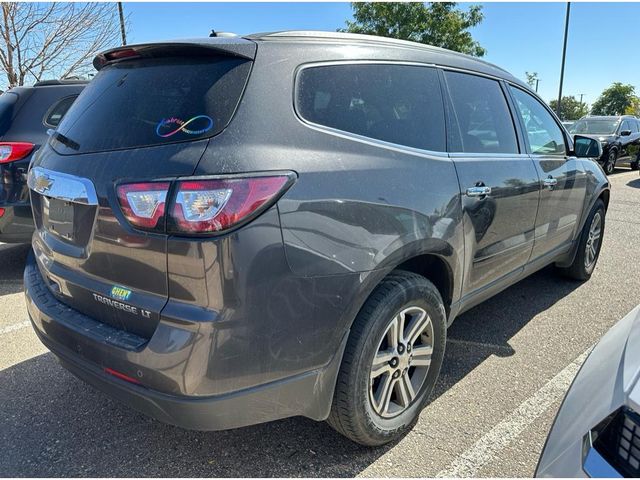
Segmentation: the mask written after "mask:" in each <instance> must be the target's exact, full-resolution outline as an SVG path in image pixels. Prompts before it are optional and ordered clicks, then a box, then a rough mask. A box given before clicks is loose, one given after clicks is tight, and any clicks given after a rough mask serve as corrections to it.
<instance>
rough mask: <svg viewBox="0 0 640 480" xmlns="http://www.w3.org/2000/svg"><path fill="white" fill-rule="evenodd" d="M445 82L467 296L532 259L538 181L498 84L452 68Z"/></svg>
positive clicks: (464, 288) (498, 282)
mask: <svg viewBox="0 0 640 480" xmlns="http://www.w3.org/2000/svg"><path fill="white" fill-rule="evenodd" d="M443 79H444V81H445V85H446V87H447V88H446V90H447V92H448V97H447V99H446V105H447V112H448V119H449V129H448V132H449V134H450V138H449V151H450V152H451V153H450V156H451V158H452V160H453V162H454V164H455V166H456V171H457V173H458V180H459V182H460V190H461V196H462V208H463V216H464V232H465V265H466V269H465V278H464V282H463V297H464V296H471V294H473V293H478V292H479V291H480V290H483V289H485V288H493V287H496V286H499V285H501V284H502V282H503V281H505V282H506V281H507V276H508V275H509V274H511V273H513V272H515V271H518V270H519V269H521V268H523V267H524V265H525V264H526V263H527V261H528V260H529V257H530V255H531V251H532V249H533V235H534V227H535V218H536V212H537V209H538V199H539V194H540V181H539V178H538V174H537V172H536V168H535V166H534V164H533V162H532V160H531V158H530V157H529V156H528V155H527V154H525V153H520V148H519V145H518V137H517V134H516V129H515V126H514V119H513V117H512V115H511V112H510V110H509V106H508V103H507V99H506V97H505V92H504V91H503V89H502V86H501V85H500V83H498V82H497V81H495V80H492V79H489V78H485V77H480V76H475V75H471V74H466V73H459V72H449V71H445V72H444V75H443ZM468 300H469V299H468ZM469 301H471V300H469Z"/></svg>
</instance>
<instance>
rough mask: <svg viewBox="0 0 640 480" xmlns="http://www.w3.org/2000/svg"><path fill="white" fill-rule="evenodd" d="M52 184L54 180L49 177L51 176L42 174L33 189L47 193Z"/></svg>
mask: <svg viewBox="0 0 640 480" xmlns="http://www.w3.org/2000/svg"><path fill="white" fill-rule="evenodd" d="M52 185H53V180H52V179H51V178H49V176H47V175H40V176H39V177H38V178H36V181H35V185H34V186H33V189H34V190H35V191H36V192H38V193H45V192H46V191H48V190H50V189H51V186H52Z"/></svg>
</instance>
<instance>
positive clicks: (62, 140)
mask: <svg viewBox="0 0 640 480" xmlns="http://www.w3.org/2000/svg"><path fill="white" fill-rule="evenodd" d="M51 138H53V139H54V140H56V141H58V142H60V143H61V144H63V145H64V146H65V147H67V148H70V149H71V150H80V145H79V144H78V143H76V142H74V141H73V140H71V139H70V138H69V137H65V136H64V135H63V134H61V133H60V132H53V136H52V137H51Z"/></svg>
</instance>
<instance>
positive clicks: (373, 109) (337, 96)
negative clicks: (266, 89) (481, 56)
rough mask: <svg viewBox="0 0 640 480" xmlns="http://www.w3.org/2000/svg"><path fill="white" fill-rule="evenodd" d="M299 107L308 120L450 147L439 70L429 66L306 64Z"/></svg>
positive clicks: (392, 138) (411, 142)
mask: <svg viewBox="0 0 640 480" xmlns="http://www.w3.org/2000/svg"><path fill="white" fill-rule="evenodd" d="M296 109H297V111H298V114H299V115H300V116H301V117H302V118H303V119H305V120H307V121H309V122H312V123H315V124H318V125H323V126H325V127H331V128H335V129H337V130H342V131H345V132H349V133H354V134H356V135H362V136H364V137H369V138H373V139H376V140H382V141H385V142H390V143H395V144H398V145H405V146H407V147H413V148H420V149H424V150H432V151H441V152H444V151H445V149H446V135H445V120H444V106H443V102H442V93H441V90H440V83H439V80H438V74H437V72H436V70H435V69H433V68H430V67H420V66H409V65H390V64H360V65H358V64H344V65H327V66H318V67H310V68H305V69H303V70H302V71H301V72H300V75H299V77H298V84H297V91H296Z"/></svg>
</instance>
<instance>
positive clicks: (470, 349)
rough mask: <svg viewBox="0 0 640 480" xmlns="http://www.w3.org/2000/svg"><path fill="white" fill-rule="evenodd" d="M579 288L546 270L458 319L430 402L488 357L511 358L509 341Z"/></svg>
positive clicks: (553, 269) (448, 336) (448, 341)
mask: <svg viewBox="0 0 640 480" xmlns="http://www.w3.org/2000/svg"><path fill="white" fill-rule="evenodd" d="M581 284H582V283H581V282H576V281H574V280H569V279H566V278H563V277H561V276H560V275H559V274H558V272H557V271H556V269H555V267H553V266H549V267H547V268H545V269H543V270H540V271H539V272H536V273H534V274H533V275H531V276H530V277H528V278H525V279H524V280H522V281H520V282H518V283H517V284H515V285H513V286H511V287H509V288H508V289H506V290H505V291H503V292H502V293H500V294H498V295H496V296H495V297H493V298H491V299H489V300H487V301H486V302H484V303H481V304H480V305H478V306H476V307H474V308H473V309H471V310H469V311H468V312H466V313H464V314H462V315H460V316H459V317H458V318H457V319H456V320H455V321H454V322H453V325H451V327H450V328H449V330H448V332H447V347H446V353H445V359H444V362H443V365H442V370H441V373H440V379H439V381H438V383H437V384H436V387H435V389H434V392H433V394H432V396H431V400H432V401H433V400H435V399H436V398H437V397H439V396H440V395H442V394H443V393H445V392H446V391H447V390H448V389H449V388H450V387H451V386H453V385H455V384H456V383H457V382H459V381H460V380H462V379H463V378H464V377H465V376H466V375H467V374H468V373H469V372H470V371H472V370H473V369H474V368H476V367H477V366H478V365H480V364H481V363H482V362H484V361H485V360H486V359H487V358H488V357H489V356H491V355H496V356H498V357H508V356H511V355H514V354H515V350H514V349H513V347H512V346H511V345H510V344H509V341H510V339H511V338H513V337H514V336H515V335H516V334H517V333H518V332H519V331H520V330H522V329H523V328H524V327H525V326H526V325H527V324H528V323H529V322H530V321H531V320H532V319H533V318H534V317H536V315H538V314H539V313H541V312H544V311H545V310H547V309H549V308H550V307H552V306H553V305H554V304H555V303H556V302H557V301H559V300H561V299H562V298H564V297H566V296H567V295H569V294H570V293H571V292H572V291H573V290H575V289H576V288H578V287H580V285H581Z"/></svg>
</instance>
